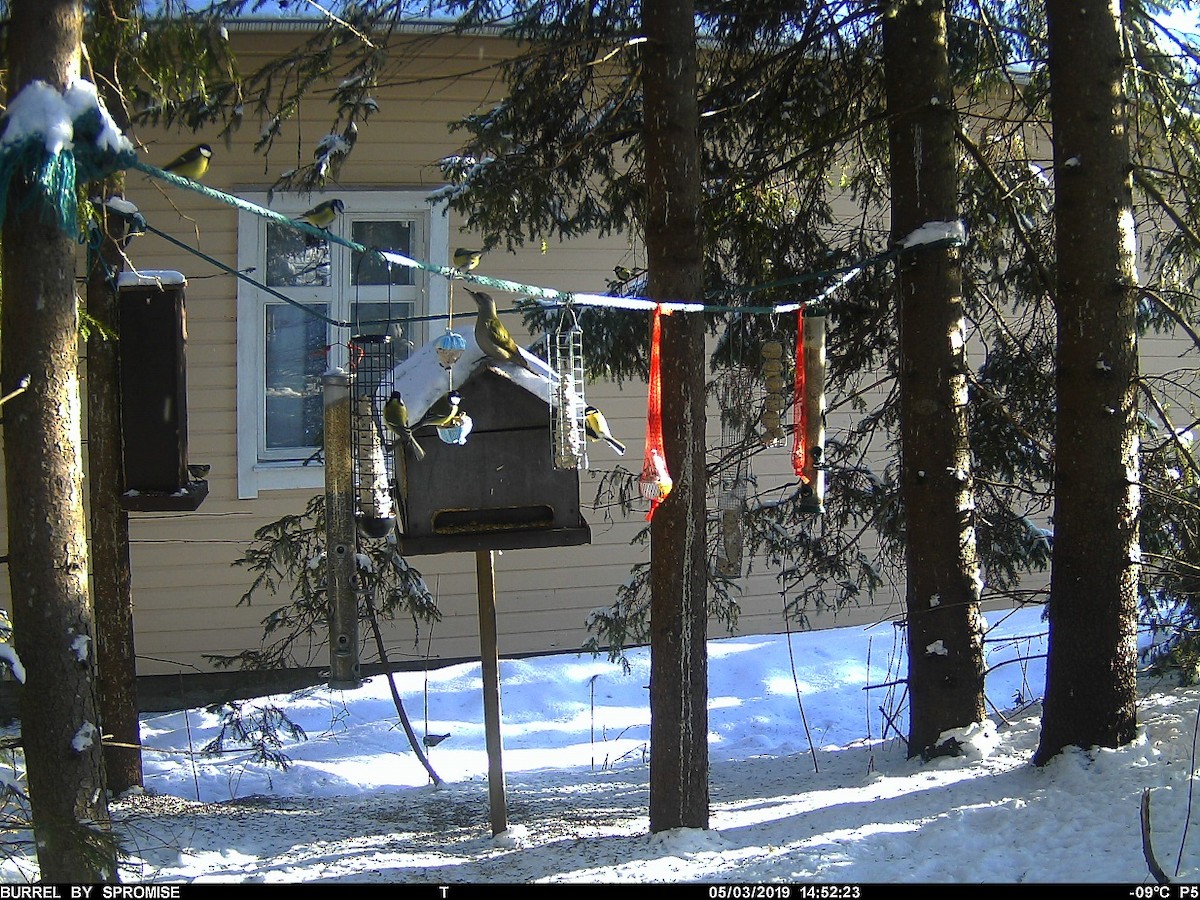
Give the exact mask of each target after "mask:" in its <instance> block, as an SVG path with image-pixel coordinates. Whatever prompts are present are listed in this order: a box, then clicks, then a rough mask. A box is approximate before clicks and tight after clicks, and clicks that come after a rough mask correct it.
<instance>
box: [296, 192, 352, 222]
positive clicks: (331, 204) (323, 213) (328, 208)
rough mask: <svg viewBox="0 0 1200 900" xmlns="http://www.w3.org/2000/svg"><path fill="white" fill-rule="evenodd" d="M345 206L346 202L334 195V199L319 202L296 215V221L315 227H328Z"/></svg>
mask: <svg viewBox="0 0 1200 900" xmlns="http://www.w3.org/2000/svg"><path fill="white" fill-rule="evenodd" d="M345 208H346V204H344V203H343V202H342V201H341V200H339V199H338V198H337V197H334V198H333V199H332V200H326V201H325V202H324V203H318V204H317V205H316V206H314V207H313V208H312V209H310V210H308V211H307V212H303V213H301V214H300V215H298V216H296V221H297V222H304V223H305V224H307V225H312V226H313V227H314V228H328V227H329V226H330V225H332V224H333V220H334V219H336V218H337V217H338V216H340V215H341V214H342V210H343V209H345Z"/></svg>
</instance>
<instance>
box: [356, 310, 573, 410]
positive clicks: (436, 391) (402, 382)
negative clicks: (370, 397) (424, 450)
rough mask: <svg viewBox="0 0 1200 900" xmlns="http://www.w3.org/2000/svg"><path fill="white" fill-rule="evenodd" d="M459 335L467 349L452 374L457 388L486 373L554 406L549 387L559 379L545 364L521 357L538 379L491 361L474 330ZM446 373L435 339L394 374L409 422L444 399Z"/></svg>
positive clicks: (382, 395)
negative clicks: (491, 373) (477, 340)
mask: <svg viewBox="0 0 1200 900" xmlns="http://www.w3.org/2000/svg"><path fill="white" fill-rule="evenodd" d="M459 333H460V334H461V335H462V337H463V340H464V341H465V342H466V345H467V347H466V350H464V351H463V354H462V356H460V357H459V358H458V361H457V362H456V363H455V364H454V365H453V367H452V368H451V369H450V370H449V371H450V375H451V377H452V380H453V383H454V386H455V387H460V386H462V385H463V384H466V383H467V382H468V381H470V380H471V379H472V378H474V377H475V376H476V375H477V374H478V373H479V372H481V371H484V370H485V369H487V370H490V371H492V372H494V373H495V374H497V375H499V376H500V377H502V378H507V379H508V380H509V381H511V382H512V383H513V384H515V385H517V386H518V387H520V388H522V389H523V390H525V391H528V392H529V393H530V394H532V395H533V396H535V397H537V398H538V399H540V400H541V401H542V402H543V403H545V404H546V405H547V406H549V405H550V404H551V403H552V402H553V401H552V396H553V394H554V392H553V391H552V390H551V389H550V387H551V385H552V384H553V382H554V380H555V379H556V378H557V376H556V375H555V374H554V373H553V372H551V371H550V367H549V366H548V365H547V364H546V362H545V360H543V359H541V358H540V357H538V356H536V355H534V354H532V353H530V352H528V351H527V350H524V349H522V350H521V354H522V355H523V356H524V357H525V359H526V360H527V361H528V362H529V364H530V365H531V366H533V368H534V370H535V371H536V372H537V373H538V374H536V375H535V374H533V373H531V372H529V371H527V370H525V369H523V368H521V367H520V366H518V365H516V364H514V363H508V362H498V361H497V360H494V359H491V358H490V357H489V356H488V355H487V354H485V353H484V352H483V351H482V350H481V349H479V344H478V343H476V341H475V330H474V328H473V327H472V328H466V329H464V330H463V331H461V332H459ZM446 373H447V370H446V369H444V368H443V367H442V364H441V362H440V361H439V360H438V356H437V338H436V337H435V338H434V339H433V340H431V341H429V342H428V343H426V344H424V345H423V346H422V347H420V348H419V349H418V350H416V351H415V352H414V353H413V354H412V355H411V356H410V357H409V358H408V359H406V360H404V361H403V362H401V363H398V364H397V365H396V368H395V369H393V370H392V381H393V385H392V390H397V391H399V392H400V396H402V397H403V398H404V405H405V407H406V408H407V409H408V418H409V421H410V422H415V421H417V420H418V419H420V418H421V416H423V415H425V413H426V412H427V411H428V410H429V407H431V406H433V404H434V403H436V402H437V401H438V400H440V399H441V398H442V397H444V396H445V394H446V391H447V390H449V387H448V385H449V383H450V380H451V379H448V378H447V374H446ZM376 400H377V401H378V402H379V403H380V404H382V403H384V402H386V401H387V395H386V393H385V391H384V387H383V385H380V386H379V390H378V391H377V393H376Z"/></svg>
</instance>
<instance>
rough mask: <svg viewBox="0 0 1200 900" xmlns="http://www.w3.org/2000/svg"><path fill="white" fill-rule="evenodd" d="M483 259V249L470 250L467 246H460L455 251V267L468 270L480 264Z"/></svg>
mask: <svg viewBox="0 0 1200 900" xmlns="http://www.w3.org/2000/svg"><path fill="white" fill-rule="evenodd" d="M481 259H483V251H482V250H469V249H467V248H466V247H459V248H458V249H457V250H455V251H454V268H456V269H461V270H462V271H464V272H466V271H469V270H471V269H473V268H475V267H476V266H477V265H479V260H481Z"/></svg>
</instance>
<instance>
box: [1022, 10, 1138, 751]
mask: <svg viewBox="0 0 1200 900" xmlns="http://www.w3.org/2000/svg"><path fill="white" fill-rule="evenodd" d="M1046 17H1047V24H1048V29H1049V49H1050V113H1051V118H1052V121H1053V133H1054V174H1055V206H1054V218H1055V240H1056V248H1055V249H1056V252H1057V256H1058V274H1057V280H1056V285H1055V311H1056V316H1057V333H1058V368H1057V371H1056V376H1055V379H1056V384H1055V390H1056V392H1057V398H1056V400H1057V419H1056V437H1055V474H1054V498H1055V501H1054V544H1053V547H1052V551H1051V552H1052V556H1051V575H1050V605H1049V620H1050V645H1049V654H1048V658H1047V663H1046V699H1045V706H1044V711H1043V716H1042V734H1041V741H1040V743H1039V745H1038V749H1037V752H1036V753H1035V755H1034V762H1035V763H1037V764H1038V765H1041V764H1043V763H1045V762H1046V761H1047V760H1049V759H1050V758H1051V757H1053V756H1055V755H1056V754H1057V753H1058V752H1059V751H1061V750H1062V749H1063V748H1065V747H1067V746H1072V745H1074V746H1080V747H1092V746H1101V747H1117V746H1120V745H1122V744H1125V743H1127V742H1128V741H1130V740H1132V739H1133V737H1134V734H1135V731H1136V728H1137V710H1136V700H1137V694H1136V671H1137V641H1136V637H1137V635H1136V624H1137V622H1136V618H1137V591H1138V563H1137V560H1138V547H1139V544H1138V524H1137V522H1138V510H1139V505H1140V495H1139V491H1138V478H1139V474H1138V472H1139V466H1138V432H1137V395H1136V392H1135V385H1136V378H1137V371H1138V358H1137V352H1138V351H1137V346H1138V344H1137V323H1136V311H1137V307H1136V303H1137V272H1136V268H1135V246H1134V240H1135V235H1134V224H1133V185H1132V179H1131V174H1130V151H1129V138H1128V131H1127V127H1128V116H1127V110H1126V104H1127V102H1128V101H1127V99H1126V96H1125V91H1124V84H1123V80H1124V79H1123V76H1124V71H1125V59H1124V54H1123V51H1122V40H1121V21H1120V16H1119V11H1118V10H1117V9H1116V8H1115V5H1114V4H1113V3H1112V2H1110V0H1047V3H1046Z"/></svg>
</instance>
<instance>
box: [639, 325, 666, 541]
mask: <svg viewBox="0 0 1200 900" xmlns="http://www.w3.org/2000/svg"><path fill="white" fill-rule="evenodd" d="M661 350H662V306H656V307H655V308H654V324H653V326H652V328H651V332H650V389H649V393H648V395H647V400H646V454H645V456H644V457H643V459H642V475H641V477H640V478H639V479H638V486H639V488H640V489H641V492H642V496H643V497H645V498H646V499H647V500H649V501H650V511H649V512H647V513H646V521H650V520H652V519H653V518H654V512H655V510H657V509H658V505H659V504H660V503H662V502H663V501H664V500H665V499H667V494H669V493H671V487H672V484H673V482H672V481H671V475H670V473H669V472H668V470H667V460H666V456H665V455H664V454H665V452H666V451H665V448H664V444H663V433H662V354H661Z"/></svg>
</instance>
